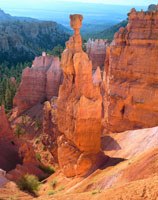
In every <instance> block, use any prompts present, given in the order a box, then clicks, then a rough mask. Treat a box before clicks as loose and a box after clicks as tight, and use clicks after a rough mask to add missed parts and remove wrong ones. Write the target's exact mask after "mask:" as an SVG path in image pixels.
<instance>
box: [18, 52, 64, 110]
mask: <svg viewBox="0 0 158 200" xmlns="http://www.w3.org/2000/svg"><path fill="white" fill-rule="evenodd" d="M61 80H62V71H61V68H60V61H59V58H57V57H53V56H49V55H46V54H45V53H43V55H42V56H40V57H36V58H35V60H34V61H33V64H32V67H31V68H29V67H27V68H25V69H24V70H23V73H22V80H21V84H20V86H19V89H18V91H17V93H16V96H15V97H14V106H15V107H17V108H18V113H19V114H20V113H22V112H23V111H25V110H27V109H29V108H31V107H32V106H34V105H36V104H37V103H43V102H44V101H46V100H50V99H51V97H53V96H58V90H59V86H60V84H61Z"/></svg>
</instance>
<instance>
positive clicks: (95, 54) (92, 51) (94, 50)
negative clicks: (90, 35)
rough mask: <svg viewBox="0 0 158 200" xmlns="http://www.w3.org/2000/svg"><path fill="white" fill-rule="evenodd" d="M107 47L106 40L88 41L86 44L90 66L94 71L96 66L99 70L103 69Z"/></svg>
mask: <svg viewBox="0 0 158 200" xmlns="http://www.w3.org/2000/svg"><path fill="white" fill-rule="evenodd" d="M108 45H109V42H108V40H101V39H99V40H91V39H89V40H88V42H87V44H86V51H87V54H88V56H89V59H90V60H91V61H92V66H93V69H94V70H96V69H97V67H98V66H99V67H100V68H101V69H103V68H104V63H105V58H106V48H107V46H108Z"/></svg>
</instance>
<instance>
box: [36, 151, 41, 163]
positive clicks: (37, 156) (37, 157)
mask: <svg viewBox="0 0 158 200" xmlns="http://www.w3.org/2000/svg"><path fill="white" fill-rule="evenodd" d="M36 159H37V160H38V161H40V162H41V155H40V154H39V153H36Z"/></svg>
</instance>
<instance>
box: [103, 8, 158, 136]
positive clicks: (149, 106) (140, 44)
mask: <svg viewBox="0 0 158 200" xmlns="http://www.w3.org/2000/svg"><path fill="white" fill-rule="evenodd" d="M104 86H105V96H104V109H105V112H104V114H105V115H104V125H105V127H106V130H108V131H112V132H122V131H125V130H128V129H138V128H145V127H153V126H156V125H158V98H157V96H158V11H151V12H143V11H141V12H136V10H135V9H132V10H131V12H130V13H129V23H128V25H127V26H126V27H125V28H120V30H119V31H118V32H117V33H116V34H115V36H114V40H113V42H112V44H111V45H110V47H109V48H108V49H107V59H106V62H105V85H104Z"/></svg>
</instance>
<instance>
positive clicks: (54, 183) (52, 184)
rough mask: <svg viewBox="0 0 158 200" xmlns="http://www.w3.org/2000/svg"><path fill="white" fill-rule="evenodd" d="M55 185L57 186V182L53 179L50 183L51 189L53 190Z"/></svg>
mask: <svg viewBox="0 0 158 200" xmlns="http://www.w3.org/2000/svg"><path fill="white" fill-rule="evenodd" d="M56 185H57V180H56V179H54V180H53V181H52V182H51V186H52V187H53V188H55V187H56Z"/></svg>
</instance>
